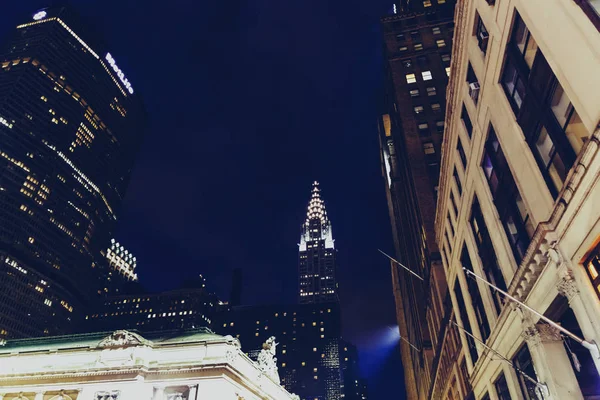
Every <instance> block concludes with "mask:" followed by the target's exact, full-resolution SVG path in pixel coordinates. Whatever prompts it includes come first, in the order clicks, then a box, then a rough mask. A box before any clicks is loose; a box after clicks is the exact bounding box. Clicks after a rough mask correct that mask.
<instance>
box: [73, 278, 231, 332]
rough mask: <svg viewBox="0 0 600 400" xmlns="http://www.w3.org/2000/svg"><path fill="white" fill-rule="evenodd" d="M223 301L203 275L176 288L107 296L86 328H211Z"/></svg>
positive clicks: (89, 315) (91, 316) (147, 329)
mask: <svg viewBox="0 0 600 400" xmlns="http://www.w3.org/2000/svg"><path fill="white" fill-rule="evenodd" d="M219 303H220V302H219V300H218V299H217V296H216V295H215V294H214V293H211V292H209V291H208V290H207V289H206V279H205V278H204V277H202V275H200V276H199V277H198V278H197V279H194V280H193V281H190V282H189V284H187V285H184V286H182V287H181V288H179V289H175V290H169V291H165V292H159V293H148V292H143V291H140V292H139V293H130V294H125V295H115V296H107V297H105V298H103V299H101V302H99V303H98V305H97V306H96V307H94V308H93V310H92V312H90V313H89V314H88V315H86V321H85V324H84V331H86V332H96V331H101V330H104V331H107V330H119V329H136V330H138V331H141V332H151V331H160V330H174V329H191V328H199V327H208V328H210V327H212V325H211V324H212V320H213V317H214V315H215V312H216V309H217V307H218V306H219Z"/></svg>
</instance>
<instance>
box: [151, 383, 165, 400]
mask: <svg viewBox="0 0 600 400" xmlns="http://www.w3.org/2000/svg"><path fill="white" fill-rule="evenodd" d="M153 400H165V388H164V387H163V386H159V387H155V388H154V397H153Z"/></svg>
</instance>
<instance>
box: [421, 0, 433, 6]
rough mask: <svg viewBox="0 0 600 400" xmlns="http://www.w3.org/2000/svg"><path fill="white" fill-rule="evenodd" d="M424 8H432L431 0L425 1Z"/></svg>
mask: <svg viewBox="0 0 600 400" xmlns="http://www.w3.org/2000/svg"><path fill="white" fill-rule="evenodd" d="M423 7H431V0H425V1H423Z"/></svg>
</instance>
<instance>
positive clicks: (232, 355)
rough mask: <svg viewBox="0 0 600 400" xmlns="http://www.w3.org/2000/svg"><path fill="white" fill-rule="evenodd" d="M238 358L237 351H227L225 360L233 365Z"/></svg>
mask: <svg viewBox="0 0 600 400" xmlns="http://www.w3.org/2000/svg"><path fill="white" fill-rule="evenodd" d="M237 356H238V353H237V351H232V350H227V352H226V353H225V359H226V360H227V362H228V363H229V364H233V363H234V362H235V360H236V359H237Z"/></svg>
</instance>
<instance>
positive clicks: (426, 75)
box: [421, 71, 433, 81]
mask: <svg viewBox="0 0 600 400" xmlns="http://www.w3.org/2000/svg"><path fill="white" fill-rule="evenodd" d="M421 75H422V76H423V80H424V81H430V80H432V79H433V76H432V75H431V71H423V72H421Z"/></svg>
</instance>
